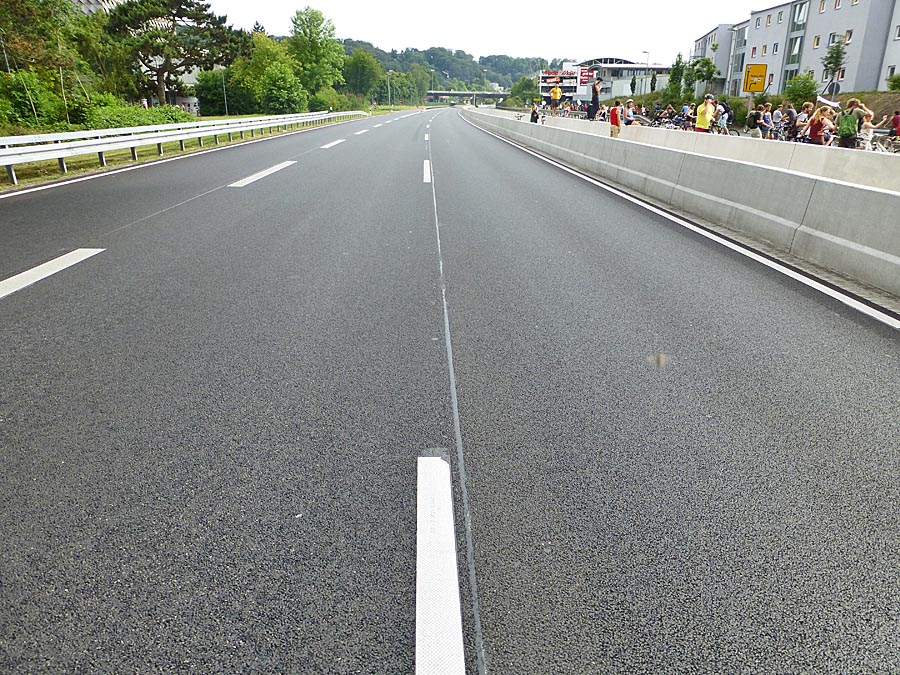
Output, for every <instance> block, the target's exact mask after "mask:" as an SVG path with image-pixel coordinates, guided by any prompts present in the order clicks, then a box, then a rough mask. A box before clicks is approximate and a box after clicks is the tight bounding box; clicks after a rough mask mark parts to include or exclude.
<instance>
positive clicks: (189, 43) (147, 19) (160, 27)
mask: <svg viewBox="0 0 900 675" xmlns="http://www.w3.org/2000/svg"><path fill="white" fill-rule="evenodd" d="M109 30H110V32H111V33H112V34H113V35H116V36H118V37H119V38H120V39H121V40H122V41H123V42H124V43H125V44H126V45H127V47H128V49H129V51H130V52H131V54H132V55H133V56H134V58H135V59H136V60H137V62H138V63H139V64H140V66H141V68H142V69H143V71H144V72H145V73H147V74H148V75H149V76H150V78H151V80H152V82H153V85H154V88H155V90H156V96H157V99H159V102H160V103H165V100H166V85H167V84H168V85H170V86H174V85H175V82H176V80H177V78H178V77H180V76H181V75H183V74H185V73H187V72H188V71H190V70H192V69H193V68H212V66H213V65H215V64H219V65H227V64H229V63H231V61H232V60H234V58H235V57H237V56H238V54H240V53H242V52H246V51H247V49H248V47H249V40H248V37H247V34H246V33H244V32H243V31H235V30H234V29H232V28H231V27H229V26H227V25H226V24H225V17H224V16H216V15H215V14H213V13H212V12H211V11H210V9H209V4H208V3H206V2H202V1H201V0H128V1H127V2H125V3H123V4H121V5H117V6H116V7H115V8H114V9H113V10H112V12H111V13H110V17H109Z"/></svg>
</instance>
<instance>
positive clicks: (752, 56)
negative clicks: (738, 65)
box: [750, 47, 756, 59]
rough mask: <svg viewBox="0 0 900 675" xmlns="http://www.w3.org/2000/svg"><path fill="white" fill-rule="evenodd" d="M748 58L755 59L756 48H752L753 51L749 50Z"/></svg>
mask: <svg viewBox="0 0 900 675" xmlns="http://www.w3.org/2000/svg"><path fill="white" fill-rule="evenodd" d="M750 58H751V59H755V58H756V47H754V48H753V49H751V50H750Z"/></svg>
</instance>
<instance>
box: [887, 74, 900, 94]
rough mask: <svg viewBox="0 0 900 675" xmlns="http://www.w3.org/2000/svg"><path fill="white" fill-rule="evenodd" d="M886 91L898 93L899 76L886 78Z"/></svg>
mask: <svg viewBox="0 0 900 675" xmlns="http://www.w3.org/2000/svg"><path fill="white" fill-rule="evenodd" d="M887 87H888V91H900V74H897V75H891V76H890V77H889V78H887Z"/></svg>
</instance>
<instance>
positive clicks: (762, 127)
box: [759, 103, 772, 138]
mask: <svg viewBox="0 0 900 675" xmlns="http://www.w3.org/2000/svg"><path fill="white" fill-rule="evenodd" d="M759 131H760V133H761V134H762V137H763V138H769V137H771V135H772V104H771V103H766V104H764V105H763V109H762V121H761V122H760V123H759Z"/></svg>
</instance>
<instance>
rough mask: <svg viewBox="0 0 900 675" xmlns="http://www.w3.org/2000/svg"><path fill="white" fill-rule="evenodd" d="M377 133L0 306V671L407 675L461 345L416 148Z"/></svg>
mask: <svg viewBox="0 0 900 675" xmlns="http://www.w3.org/2000/svg"><path fill="white" fill-rule="evenodd" d="M406 121H407V122H409V123H411V124H414V123H415V120H406ZM394 124H395V125H396V126H398V127H399V125H400V123H399V122H396V123H394ZM390 128H391V127H387V129H390ZM333 133H334V131H331V134H333ZM339 137H343V136H339ZM372 137H374V132H372V133H370V135H369V136H363V137H361V138H360V139H359V144H358V146H357V147H356V149H355V151H354V149H353V146H352V144H351V143H350V142H349V141H347V142H346V143H344V144H341V145H339V146H335V147H333V148H332V149H330V150H322V151H318V149H319V147H320V145H326V144H327V143H328V142H331V141H333V140H334V138H335V136H333V135H329V134H322V135H321V136H320V137H319V139H318V140H317V141H316V142H317V143H318V145H315V148H316V150H317V152H312V153H309V154H308V155H307V157H306V159H305V161H304V162H302V163H299V162H298V164H297V165H293V166H291V167H289V168H287V169H284V170H283V171H281V172H279V173H278V174H273V175H272V176H269V177H268V178H266V179H265V180H260V181H258V182H256V183H253V184H252V185H249V186H247V187H245V188H223V189H220V190H218V191H216V192H215V193H210V194H206V195H205V196H203V197H200V198H199V199H197V200H195V201H194V202H191V203H190V204H186V205H184V206H181V207H177V208H175V209H173V210H172V211H170V212H169V217H167V218H166V219H151V220H148V221H142V222H140V223H135V224H133V225H129V223H131V222H132V221H131V217H132V216H131V215H129V216H128V217H127V218H126V219H124V222H121V221H120V222H121V226H120V228H119V229H117V230H116V231H115V232H112V233H110V234H105V235H102V236H101V235H97V236H92V237H86V239H87V238H89V239H90V240H91V241H90V242H88V243H91V244H98V245H101V246H102V247H105V248H106V251H105V252H104V253H102V254H100V255H98V256H96V259H95V260H92V261H87V262H85V263H82V264H81V265H80V266H77V267H74V268H71V269H70V270H67V271H66V272H63V273H61V274H59V275H57V276H55V277H52V278H50V279H47V280H45V281H42V282H40V283H38V284H36V285H34V286H32V287H30V288H28V289H25V290H23V291H20V292H18V293H16V294H13V295H11V296H9V297H7V298H5V299H4V301H3V306H2V309H0V311H2V312H3V320H2V321H0V325H2V329H0V330H2V333H3V338H2V342H3V349H2V372H3V373H4V377H3V380H4V381H3V385H4V386H3V388H2V390H3V392H4V393H3V395H2V397H0V398H2V401H3V403H2V413H0V417H2V419H3V424H2V426H0V446H2V447H3V448H4V464H5V468H6V472H5V474H4V483H3V491H2V493H3V497H4V504H5V505H6V508H5V509H4V511H5V514H6V516H7V517H6V518H5V519H4V523H3V532H2V535H3V540H4V541H5V542H6V543H7V544H6V546H5V547H4V549H3V554H2V555H3V559H2V565H0V569H2V574H3V578H4V583H3V588H4V595H3V603H2V607H3V609H2V612H0V615H2V617H3V623H4V626H5V630H4V631H3V632H2V634H3V636H4V637H3V638H0V640H2V649H0V653H2V655H3V669H4V671H7V672H10V671H12V672H35V671H41V670H44V671H45V672H58V671H60V670H85V671H92V672H97V671H118V672H121V671H122V670H135V671H142V672H145V671H147V670H150V669H161V670H176V669H186V668H187V667H188V665H189V664H190V665H191V666H193V667H194V668H196V669H198V670H201V671H205V672H210V671H215V670H221V669H225V670H256V671H265V672H271V671H279V670H280V671H285V672H409V671H411V670H412V667H413V663H412V658H413V656H412V655H413V639H414V627H415V626H414V623H415V622H414V616H413V612H414V588H415V534H416V532H415V494H416V492H415V491H416V485H415V459H416V457H417V455H418V454H419V453H420V452H421V451H422V450H424V449H427V448H431V447H440V446H448V445H449V444H450V442H451V438H450V431H451V427H450V424H449V420H448V414H447V408H448V403H447V399H448V393H447V386H446V358H445V355H444V351H443V345H442V342H441V339H440V338H441V335H442V330H441V329H442V326H441V322H440V317H441V313H440V309H439V307H438V304H437V303H438V301H439V295H438V294H437V282H436V280H437V273H438V268H437V263H436V255H435V245H434V227H433V218H432V216H431V215H430V214H431V213H432V212H433V206H432V204H433V201H432V197H431V193H430V191H429V190H428V189H427V188H426V186H425V185H424V184H423V182H422V162H423V157H424V147H425V146H424V143H423V142H422V140H421V138H422V137H421V135H419V136H418V138H419V140H418V142H416V143H415V144H408V145H406V146H403V144H402V143H401V139H403V138H405V136H404V134H403V132H402V131H397V132H394V133H393V135H392V136H390V137H387V138H386V139H385V142H387V146H380V145H378V143H377V141H373V140H371V138H372ZM273 143H274V142H273ZM386 149H392V151H391V152H385V150H386ZM340 153H345V154H344V155H343V157H341V155H340ZM293 154H294V150H293V148H291V147H290V146H289V145H288V146H287V147H286V148H285V149H284V152H281V147H280V144H279V151H278V152H273V156H272V157H271V158H270V160H269V161H271V163H272V164H276V163H278V162H280V161H282V160H283V159H284V157H285V156H293ZM276 155H277V156H276ZM176 164H177V163H176ZM256 168H258V167H255V166H254V167H246V168H245V169H244V171H247V172H249V171H250V170H254V169H256ZM238 177H239V176H238V175H236V174H230V175H229V176H228V177H227V178H226V179H225V180H228V181H233V180H234V179H236V178H238ZM134 178H135V177H134V176H132V179H134ZM172 180H173V182H178V181H190V180H191V177H190V175H188V174H187V173H183V174H178V175H176V176H173V179H172ZM223 182H224V181H223ZM95 183H96V182H95ZM398 185H400V186H404V185H405V186H408V187H407V188H406V189H404V190H403V191H404V192H406V191H408V192H409V194H408V195H407V196H408V197H409V198H406V199H404V204H406V205H409V204H411V203H412V204H413V205H415V202H414V200H412V199H410V198H412V197H414V195H415V193H416V192H418V193H419V195H420V197H419V201H420V202H421V209H418V210H416V209H412V208H409V209H407V208H404V209H400V210H399V211H397V210H395V209H394V208H393V206H392V204H393V201H394V199H395V195H396V194H397V193H398V187H397V186H398ZM90 186H91V184H86V185H83V186H81V187H82V188H83V189H89V188H90ZM208 187H209V183H208V182H207V181H206V180H205V179H201V180H200V181H199V182H198V183H197V185H195V187H194V190H195V193H196V194H198V195H199V194H202V193H203V192H205V191H206V190H208ZM51 194H52V191H51V192H50V193H46V196H49V195H51ZM389 206H390V208H388V207H389ZM70 225H71V227H72V228H73V229H78V225H80V224H70ZM116 225H117V223H115V222H109V223H107V224H106V227H110V226H113V227H114V226H116ZM125 225H128V226H127V227H125ZM83 227H84V229H85V234H91V233H92V230H91V228H92V223H91V222H90V221H87V222H86V223H84V225H83ZM81 241H84V240H81Z"/></svg>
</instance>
